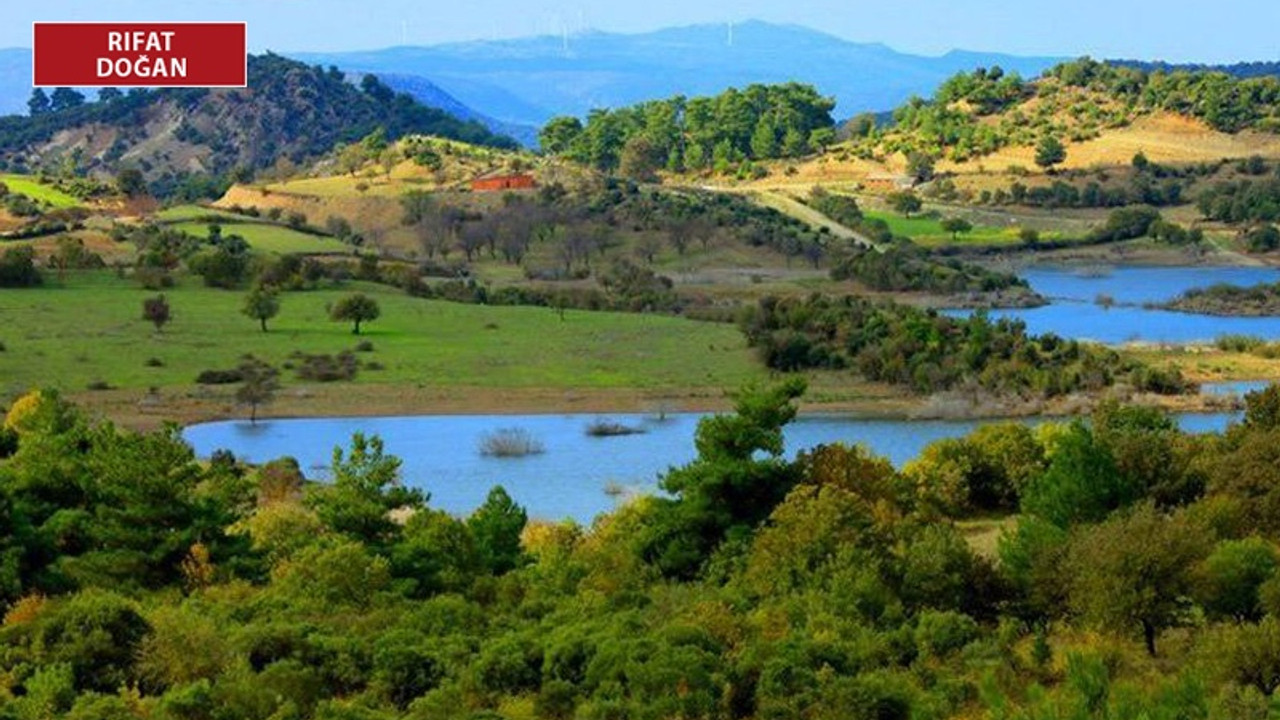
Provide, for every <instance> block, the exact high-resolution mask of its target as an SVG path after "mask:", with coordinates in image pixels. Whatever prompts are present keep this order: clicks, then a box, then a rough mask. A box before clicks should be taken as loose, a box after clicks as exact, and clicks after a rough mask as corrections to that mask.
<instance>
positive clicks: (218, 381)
mask: <svg viewBox="0 0 1280 720" xmlns="http://www.w3.org/2000/svg"><path fill="white" fill-rule="evenodd" d="M241 380H244V374H243V373H241V372H240V370H238V369H236V368H232V369H230V370H203V371H201V372H200V374H199V375H197V376H196V382H197V383H198V384H200V385H230V384H232V383H238V382H240V381H241Z"/></svg>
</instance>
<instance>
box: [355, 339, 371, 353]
mask: <svg viewBox="0 0 1280 720" xmlns="http://www.w3.org/2000/svg"><path fill="white" fill-rule="evenodd" d="M356 352H373V343H372V342H370V341H368V340H361V341H360V342H359V343H357V344H356Z"/></svg>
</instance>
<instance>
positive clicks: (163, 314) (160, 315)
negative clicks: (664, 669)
mask: <svg viewBox="0 0 1280 720" xmlns="http://www.w3.org/2000/svg"><path fill="white" fill-rule="evenodd" d="M172 317H173V316H172V313H171V311H170V309H169V302H168V301H167V300H165V298H164V295H163V294H161V295H157V296H155V297H149V298H145V299H144V300H143V301H142V319H143V320H146V321H148V322H150V323H151V324H152V325H155V326H156V332H160V329H161V328H163V327H164V326H165V325H166V324H168V322H169V320H171V319H172Z"/></svg>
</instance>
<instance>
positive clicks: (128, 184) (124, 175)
mask: <svg viewBox="0 0 1280 720" xmlns="http://www.w3.org/2000/svg"><path fill="white" fill-rule="evenodd" d="M116 190H119V191H120V194H121V195H124V196H125V197H129V198H133V197H138V196H139V195H142V194H143V193H145V192H146V191H147V182H146V180H145V179H144V178H143V177H142V171H141V170H139V169H137V168H125V169H123V170H121V171H120V172H119V173H118V174H117V175H116Z"/></svg>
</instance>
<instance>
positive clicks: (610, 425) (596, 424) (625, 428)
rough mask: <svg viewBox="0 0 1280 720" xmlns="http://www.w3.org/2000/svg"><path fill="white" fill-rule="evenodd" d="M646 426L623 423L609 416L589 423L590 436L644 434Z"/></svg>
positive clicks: (588, 431)
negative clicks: (610, 418)
mask: <svg viewBox="0 0 1280 720" xmlns="http://www.w3.org/2000/svg"><path fill="white" fill-rule="evenodd" d="M644 431H645V430H644V428H642V427H637V426H634V425H623V424H622V423H619V422H614V421H612V420H609V419H607V418H598V419H596V420H592V421H591V422H590V423H588V424H587V435H588V436H589V437H617V436H620V435H642V434H644Z"/></svg>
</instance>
